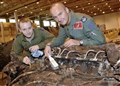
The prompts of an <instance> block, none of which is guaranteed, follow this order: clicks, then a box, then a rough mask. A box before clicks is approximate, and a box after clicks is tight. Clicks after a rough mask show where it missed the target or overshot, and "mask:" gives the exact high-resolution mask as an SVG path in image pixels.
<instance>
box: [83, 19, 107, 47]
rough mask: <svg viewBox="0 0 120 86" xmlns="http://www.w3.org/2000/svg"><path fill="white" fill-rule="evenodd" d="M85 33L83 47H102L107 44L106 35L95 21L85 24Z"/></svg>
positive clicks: (90, 20)
mask: <svg viewBox="0 0 120 86" xmlns="http://www.w3.org/2000/svg"><path fill="white" fill-rule="evenodd" d="M83 28H84V29H83V32H84V34H85V36H86V37H87V38H86V39H83V40H82V41H83V45H101V44H104V43H105V37H104V34H103V33H102V32H101V31H100V29H99V28H98V27H97V25H96V24H95V22H94V20H93V19H89V20H87V21H85V22H84V26H83Z"/></svg>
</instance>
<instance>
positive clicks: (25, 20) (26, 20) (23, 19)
mask: <svg viewBox="0 0 120 86" xmlns="http://www.w3.org/2000/svg"><path fill="white" fill-rule="evenodd" d="M25 22H30V23H31V25H32V26H33V22H32V21H31V20H30V19H29V18H27V17H25V18H21V19H20V20H19V22H18V27H19V29H20V23H25Z"/></svg>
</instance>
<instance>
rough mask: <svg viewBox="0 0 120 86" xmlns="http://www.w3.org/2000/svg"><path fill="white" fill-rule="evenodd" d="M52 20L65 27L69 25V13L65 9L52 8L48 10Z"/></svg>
mask: <svg viewBox="0 0 120 86" xmlns="http://www.w3.org/2000/svg"><path fill="white" fill-rule="evenodd" d="M50 12H51V14H52V16H53V18H54V19H55V21H57V22H58V23H59V24H61V25H65V24H68V23H69V13H68V12H67V10H66V8H63V7H60V6H54V7H52V8H51V10H50Z"/></svg>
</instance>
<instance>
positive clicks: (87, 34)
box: [51, 11, 105, 47]
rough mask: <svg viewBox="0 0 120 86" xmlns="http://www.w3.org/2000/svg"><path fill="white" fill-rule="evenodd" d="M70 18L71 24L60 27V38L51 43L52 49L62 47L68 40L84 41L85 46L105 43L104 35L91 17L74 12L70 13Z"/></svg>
mask: <svg viewBox="0 0 120 86" xmlns="http://www.w3.org/2000/svg"><path fill="white" fill-rule="evenodd" d="M70 16H71V21H70V23H69V24H68V25H65V26H60V29H59V35H58V37H56V38H54V39H53V40H52V42H51V46H52V47H55V46H56V47H57V46H60V45H62V44H63V43H64V42H65V39H66V38H71V39H76V40H79V41H81V40H82V42H83V46H84V45H101V44H104V43H105V37H104V34H103V33H102V32H101V31H100V29H99V28H98V27H97V26H96V24H95V22H94V20H93V19H92V18H91V17H90V16H88V15H86V14H82V13H74V12H72V11H71V12H70ZM77 25H78V26H77Z"/></svg>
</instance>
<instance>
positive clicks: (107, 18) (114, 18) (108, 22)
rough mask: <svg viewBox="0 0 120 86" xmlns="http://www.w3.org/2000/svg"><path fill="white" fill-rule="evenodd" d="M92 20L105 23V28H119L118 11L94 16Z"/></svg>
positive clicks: (119, 15)
mask: <svg viewBox="0 0 120 86" xmlns="http://www.w3.org/2000/svg"><path fill="white" fill-rule="evenodd" d="M94 20H95V22H96V23H97V24H99V25H102V24H105V26H106V29H112V28H120V12H117V13H111V14H105V15H101V16H95V17H94Z"/></svg>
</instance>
